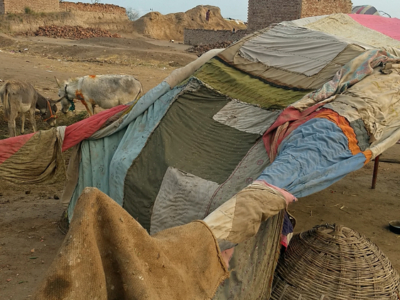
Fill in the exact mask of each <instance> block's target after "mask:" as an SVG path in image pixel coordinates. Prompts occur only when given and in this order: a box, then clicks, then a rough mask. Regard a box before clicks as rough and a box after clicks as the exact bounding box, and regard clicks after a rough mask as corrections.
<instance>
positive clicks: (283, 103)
mask: <svg viewBox="0 0 400 300" xmlns="http://www.w3.org/2000/svg"><path fill="white" fill-rule="evenodd" d="M354 16H357V17H354ZM378 21H379V22H378ZM399 32H400V24H399V20H393V19H389V18H383V17H379V16H368V15H343V14H337V15H330V16H323V17H312V18H307V19H301V20H296V21H290V22H282V23H280V24H275V25H272V26H270V27H269V28H266V29H263V30H261V31H258V32H255V33H254V34H251V35H249V36H247V37H245V38H243V39H242V40H240V41H238V42H236V43H234V44H233V45H231V46H230V47H229V48H227V49H225V50H212V51H211V52H208V53H206V54H204V55H203V56H202V57H200V58H199V59H198V60H196V61H194V62H192V63H191V64H189V65H188V66H186V67H184V68H182V69H178V70H175V71H174V72H173V73H172V74H171V75H170V76H168V77H167V78H166V79H165V80H164V81H163V82H162V83H160V84H159V85H158V86H156V87H155V88H153V89H152V90H150V91H149V92H148V93H146V94H145V95H144V96H143V97H142V98H140V99H139V100H138V102H137V103H134V104H133V103H132V104H130V105H126V106H118V107H115V108H113V109H111V110H107V111H104V112H101V113H99V114H97V115H95V116H93V117H90V118H88V119H86V120H83V121H81V122H79V123H76V124H74V125H71V126H68V127H66V128H58V129H53V130H50V131H47V132H38V133H35V134H32V135H30V136H22V137H17V138H13V139H7V140H4V141H1V142H0V162H1V164H0V174H1V176H2V177H4V178H7V179H9V180H13V181H15V182H21V181H27V182H44V181H47V180H50V179H51V178H54V177H56V176H57V174H59V172H62V171H63V169H62V166H61V163H60V159H59V158H60V153H61V151H63V150H66V149H68V148H71V147H74V151H73V155H72V156H71V159H70V163H69V166H68V170H67V178H68V180H67V183H66V187H65V190H64V195H63V202H64V203H65V204H66V209H67V215H68V218H69V219H71V218H72V217H73V215H74V208H75V205H76V202H77V200H78V198H79V196H80V195H81V193H82V191H83V190H84V189H85V188H86V187H96V188H98V189H99V190H101V191H102V192H103V193H105V194H107V195H108V196H110V197H111V198H112V199H113V200H114V201H116V203H118V204H119V205H120V206H122V207H123V208H124V209H125V210H126V211H127V212H128V213H129V214H130V215H131V216H133V217H134V218H135V219H136V220H137V221H138V222H139V223H140V224H141V225H142V226H143V227H144V228H145V229H146V230H147V231H148V232H149V233H151V234H156V233H158V232H161V231H162V230H164V229H167V228H171V227H174V226H180V225H184V224H187V223H189V222H191V221H193V220H203V219H205V218H206V217H207V216H208V215H209V214H210V213H212V212H214V211H215V210H216V209H217V208H218V207H220V206H221V205H222V204H224V203H225V202H226V201H227V200H229V199H232V197H234V196H235V195H236V194H237V193H239V192H240V191H241V190H243V189H245V188H246V187H247V186H249V185H251V184H252V183H253V182H254V181H257V182H260V181H261V182H264V183H265V184H267V185H268V184H269V185H271V186H275V187H278V188H283V189H286V190H287V191H289V192H290V193H292V194H293V195H294V196H296V197H304V196H307V195H310V194H312V193H315V192H318V191H320V190H322V189H324V188H326V187H328V186H329V185H331V184H333V183H334V182H336V181H338V180H340V179H341V178H343V177H344V176H346V175H347V174H348V173H349V172H352V171H355V170H357V169H360V168H361V167H363V165H365V164H366V163H367V162H369V161H370V160H371V159H372V158H374V157H376V156H377V155H379V154H380V153H382V152H383V151H384V150H386V149H387V148H389V147H390V146H392V145H394V144H395V143H396V141H398V140H399V139H400V119H399V118H398V117H397V116H398V114H399V113H400V104H399V103H400V101H399V100H400V95H399V93H398V86H399V84H400V55H399V53H400V52H399V50H398V48H399V47H400V36H399V35H398V33H399ZM44 141H46V147H42V148H43V149H42V148H40V145H41V143H43V142H44ZM10 144H12V145H13V146H12V147H8V146H9V145H10ZM50 144H53V145H54V147H49V145H50ZM6 146H7V147H6ZM6 148H7V149H8V150H5V149H6ZM33 149H42V152H39V151H37V150H35V151H34V150H33ZM45 151H47V152H45ZM44 154H46V155H44ZM35 159H37V160H35ZM26 160H30V161H35V168H33V169H32V168H31V166H29V168H28V167H25V165H24V164H22V163H20V161H26ZM287 219H288V217H287V214H285V213H284V212H282V213H280V214H277V215H276V216H274V217H271V218H269V219H268V220H267V222H265V223H263V224H262V225H261V227H260V230H259V232H258V233H257V235H256V236H254V237H252V238H250V239H248V240H247V241H245V242H243V243H239V244H238V245H237V246H236V247H235V253H234V256H233V258H232V261H231V267H232V272H231V276H230V278H229V279H227V280H226V281H225V282H224V283H223V284H222V285H220V287H219V288H218V290H217V292H216V294H215V296H214V298H215V299H259V298H266V299H267V298H268V297H269V295H270V292H271V288H272V287H271V284H272V274H273V272H274V268H275V266H276V259H277V256H278V254H279V248H280V243H281V244H283V245H285V244H286V243H287V242H288V238H287V233H288V232H290V229H289V230H287V226H286V225H287V223H285V220H287ZM289 227H290V226H289ZM285 228H286V229H285ZM282 230H283V231H282ZM282 232H283V234H282ZM229 246H232V245H228V246H224V244H223V243H220V247H221V250H224V249H223V248H224V247H229Z"/></svg>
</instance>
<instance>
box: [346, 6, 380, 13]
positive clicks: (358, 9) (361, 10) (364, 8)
mask: <svg viewBox="0 0 400 300" xmlns="http://www.w3.org/2000/svg"><path fill="white" fill-rule="evenodd" d="M351 13H352V14H361V15H377V16H379V12H378V10H377V9H376V8H375V7H374V6H372V5H359V6H354V7H353V9H352V10H351Z"/></svg>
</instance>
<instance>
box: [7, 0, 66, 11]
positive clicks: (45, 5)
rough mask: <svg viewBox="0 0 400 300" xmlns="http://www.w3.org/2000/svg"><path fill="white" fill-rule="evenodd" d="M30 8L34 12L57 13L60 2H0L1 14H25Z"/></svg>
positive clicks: (45, 0)
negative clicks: (27, 8)
mask: <svg viewBox="0 0 400 300" xmlns="http://www.w3.org/2000/svg"><path fill="white" fill-rule="evenodd" d="M26 7H29V8H30V9H31V10H33V11H34V12H56V11H58V10H59V0H0V13H1V14H7V13H24V12H25V8H26Z"/></svg>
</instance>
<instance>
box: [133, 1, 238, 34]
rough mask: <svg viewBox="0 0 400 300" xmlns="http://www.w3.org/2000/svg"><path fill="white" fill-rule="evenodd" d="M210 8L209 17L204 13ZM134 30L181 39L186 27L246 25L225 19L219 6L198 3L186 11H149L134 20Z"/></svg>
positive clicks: (213, 27)
mask: <svg viewBox="0 0 400 300" xmlns="http://www.w3.org/2000/svg"><path fill="white" fill-rule="evenodd" d="M208 10H210V12H211V13H210V18H209V20H208V21H207V20H206V13H207V11H208ZM134 27H135V30H136V31H137V32H138V33H140V34H143V35H145V36H148V37H151V38H154V39H159V40H178V41H183V31H184V29H185V28H188V29H210V30H232V29H233V28H235V30H240V29H246V25H244V24H243V23H240V22H236V21H234V20H232V21H230V20H226V19H224V18H223V17H222V15H221V10H220V9H219V7H216V6H210V5H199V6H196V7H195V8H192V9H190V10H188V11H186V12H184V13H183V12H180V13H174V14H168V15H163V14H161V13H159V12H150V13H148V14H146V15H144V16H143V17H141V18H140V19H139V20H137V21H135V22H134Z"/></svg>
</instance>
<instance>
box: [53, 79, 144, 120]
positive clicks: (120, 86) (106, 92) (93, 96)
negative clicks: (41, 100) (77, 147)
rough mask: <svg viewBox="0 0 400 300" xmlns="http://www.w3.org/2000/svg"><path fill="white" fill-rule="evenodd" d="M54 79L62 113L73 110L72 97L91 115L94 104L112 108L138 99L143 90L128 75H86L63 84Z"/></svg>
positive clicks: (139, 84)
mask: <svg viewBox="0 0 400 300" xmlns="http://www.w3.org/2000/svg"><path fill="white" fill-rule="evenodd" d="M56 81H57V84H58V86H59V88H60V90H59V92H58V96H59V97H60V100H58V101H61V104H62V109H61V110H62V112H63V113H67V112H68V109H69V110H74V108H75V107H74V102H73V100H74V99H78V100H80V101H81V102H82V104H83V105H84V106H85V107H86V110H87V111H88V112H89V114H90V115H93V114H94V108H95V106H96V105H98V106H100V107H101V108H105V109H108V108H112V107H114V106H117V105H120V104H126V103H128V102H131V101H133V100H136V99H138V97H139V95H140V94H141V93H142V92H143V87H142V84H141V83H140V81H139V80H137V79H135V78H134V77H133V76H129V75H97V76H96V75H88V76H84V77H80V78H75V79H70V80H68V81H65V82H64V85H63V86H61V85H60V82H59V81H58V79H57V78H56ZM71 105H72V106H71ZM70 106H71V108H70Z"/></svg>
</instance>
